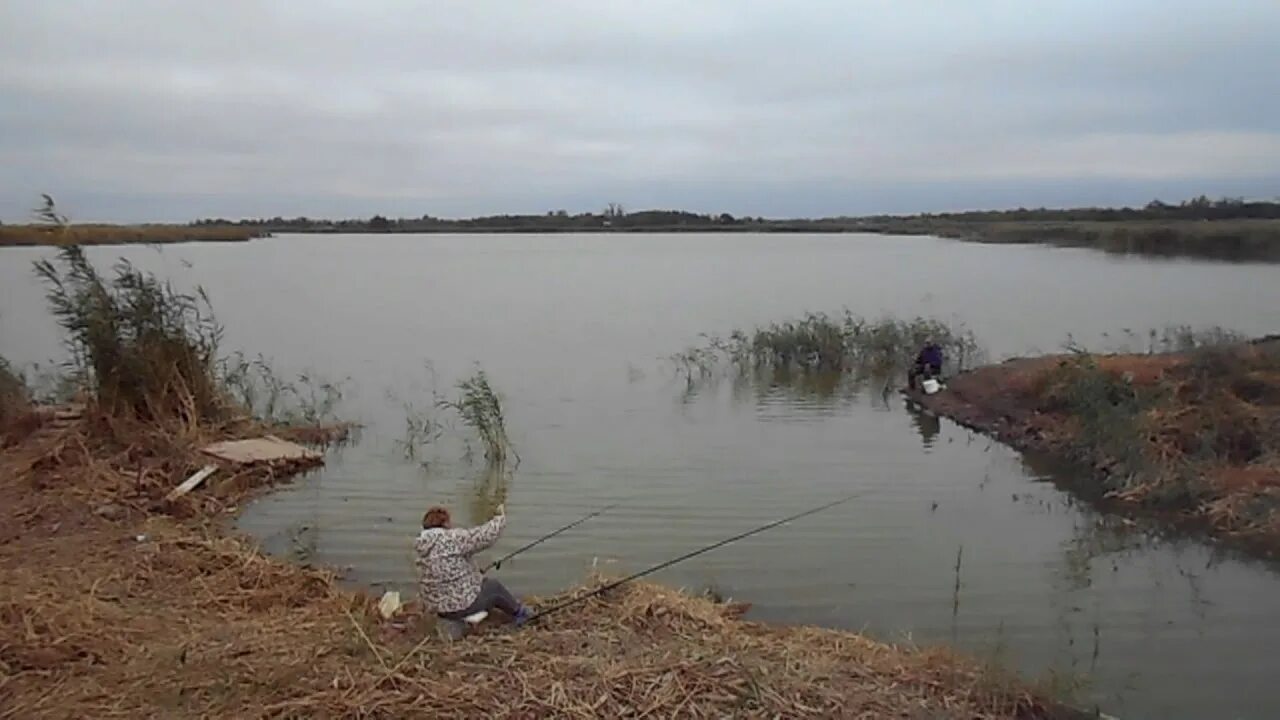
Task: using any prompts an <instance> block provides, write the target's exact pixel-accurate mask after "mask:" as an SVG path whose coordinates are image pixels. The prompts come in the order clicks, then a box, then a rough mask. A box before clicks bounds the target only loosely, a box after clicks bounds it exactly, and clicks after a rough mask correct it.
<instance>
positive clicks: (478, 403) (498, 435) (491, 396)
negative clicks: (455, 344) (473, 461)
mask: <svg viewBox="0 0 1280 720" xmlns="http://www.w3.org/2000/svg"><path fill="white" fill-rule="evenodd" d="M437 402H438V404H439V406H440V407H442V408H447V409H450V410H453V411H455V412H457V414H458V417H459V418H461V420H462V423H463V424H464V425H466V426H467V427H470V428H471V429H472V430H474V431H475V432H476V434H477V435H478V436H479V437H480V442H481V443H482V444H483V445H484V456H485V459H486V460H487V461H488V462H490V463H493V464H502V463H504V462H506V461H507V459H508V458H509V457H513V458H514V459H515V460H516V461H517V462H518V461H519V458H520V456H519V454H518V453H516V451H515V447H514V446H513V445H512V444H511V439H510V438H509V437H508V436H507V421H506V415H505V414H504V412H503V409H502V399H501V398H500V397H499V396H498V393H497V392H496V391H495V390H494V389H493V386H492V385H490V384H489V376H488V375H487V374H485V371H484V369H483V368H477V369H476V371H475V373H473V374H472V375H471V377H468V378H466V379H465V380H462V381H461V382H459V383H458V397H457V398H456V399H454V400H448V399H441V400H438V401H437Z"/></svg>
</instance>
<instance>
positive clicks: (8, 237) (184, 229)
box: [0, 224, 270, 247]
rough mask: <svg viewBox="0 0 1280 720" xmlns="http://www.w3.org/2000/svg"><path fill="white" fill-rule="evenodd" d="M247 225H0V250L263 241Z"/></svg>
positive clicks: (260, 233)
mask: <svg viewBox="0 0 1280 720" xmlns="http://www.w3.org/2000/svg"><path fill="white" fill-rule="evenodd" d="M268 235H270V233H269V232H268V231H266V230H262V229H259V228H255V227H253V226H249V225H238V224H223V225H208V224H191V225H159V224H156V225H152V224H148V225H106V224H93V225H67V226H63V227H59V226H57V225H0V247H17V246H30V245H138V244H148V243H181V242H245V241H248V240H252V239H253V238H259V237H266V236H268Z"/></svg>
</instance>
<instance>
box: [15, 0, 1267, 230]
mask: <svg viewBox="0 0 1280 720" xmlns="http://www.w3.org/2000/svg"><path fill="white" fill-rule="evenodd" d="M1114 5H1123V6H1122V7H1119V8H1117V7H1111V6H1109V5H1106V4H1102V3H1092V2H1087V3H1085V2H1054V3H1026V2H1015V1H1013V0H982V1H978V0H975V1H974V2H969V3H942V2H930V1H925V0H919V1H917V2H900V3H887V2H860V3H853V2H797V3H773V2H746V1H744V0H722V1H720V2H699V3H676V2H646V3H632V2H621V1H618V2H604V1H601V0H580V1H577V2H559V3H549V4H547V3H523V2H447V3H446V2H433V3H418V2H389V1H381V2H375V1H374V0H368V1H367V2H363V3H357V2H336V1H335V2H308V3H293V2H286V1H284V0H280V1H278V2H267V1H265V0H263V1H249V0H244V1H224V2H220V3H205V4H199V5H195V4H188V3H172V2H160V1H158V0H157V1H148V2H143V1H141V0H130V1H128V2H108V1H106V0H103V1H100V2H87V1H86V2H70V1H69V0H68V1H65V2H57V3H48V2H34V1H32V2H28V1H26V0H11V1H10V2H7V3H4V4H3V5H0V156H2V157H3V158H4V162H3V163H0V217H4V218H5V219H11V220H12V219H20V218H21V217H22V216H23V214H24V212H25V209H26V207H27V206H28V205H29V204H31V202H32V199H33V198H34V197H35V195H36V193H38V192H42V191H48V192H52V193H54V194H56V195H58V196H59V197H60V198H62V201H63V204H64V205H67V206H68V209H69V210H70V211H71V212H73V213H74V214H75V215H76V216H77V217H83V218H86V219H88V218H91V217H95V218H103V219H184V218H188V217H191V216H195V215H224V216H240V215H254V214H264V213H265V214H271V215H274V214H277V213H279V214H288V215H292V214H307V215H312V216H325V215H330V216H332V215H346V214H361V215H367V214H372V213H374V212H392V213H396V214H412V215H419V214H422V213H432V214H437V215H459V214H472V213H489V212H503V211H532V212H537V211H542V210H546V209H550V208H560V207H566V208H569V209H573V210H581V209H594V208H597V207H599V206H601V205H602V204H603V203H605V202H608V201H614V200H618V201H621V202H623V203H624V204H627V205H628V206H629V207H639V206H666V207H685V208H690V209H701V210H716V211H719V210H722V209H724V210H729V211H731V212H737V213H752V214H756V213H768V214H776V215H792V214H794V215H799V214H813V213H820V214H842V213H859V212H875V211H881V210H890V211H909V210H930V209H948V208H954V207H971V206H982V205H1009V204H1014V205H1017V204H1025V205H1040V204H1076V203H1088V202H1142V201H1145V200H1146V199H1149V198H1150V197H1152V196H1154V195H1156V194H1165V195H1166V196H1169V195H1168V193H1170V192H1174V193H1183V192H1185V193H1199V192H1201V191H1203V192H1208V193H1211V194H1213V193H1231V194H1245V195H1265V196H1270V195H1275V194H1277V193H1278V192H1280V190H1277V189H1276V188H1277V187H1280V186H1278V185H1277V179H1278V178H1280V72H1277V70H1278V69H1280V49H1277V46H1276V45H1275V43H1274V42H1273V41H1272V38H1271V37H1270V35H1269V33H1270V32H1271V31H1273V30H1274V28H1276V27H1280V6H1277V5H1275V4H1274V3H1273V2H1268V1H1266V0H1259V1H1256V2H1245V1H1240V2H1233V3H1212V2H1203V1H1194V2H1193V1H1191V0H1175V1H1166V2H1154V1H1151V0H1141V1H1134V2H1127V3H1123V4H1114ZM984 197H985V198H989V199H988V200H987V201H985V202H984V200H983V198H984Z"/></svg>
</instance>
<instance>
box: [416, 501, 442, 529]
mask: <svg viewBox="0 0 1280 720" xmlns="http://www.w3.org/2000/svg"><path fill="white" fill-rule="evenodd" d="M448 524H449V511H448V510H447V509H445V508H442V507H440V506H439V505H436V506H435V507H432V508H430V509H428V510H427V514H426V515H423V516H422V527H423V528H434V527H444V526H445V525H448Z"/></svg>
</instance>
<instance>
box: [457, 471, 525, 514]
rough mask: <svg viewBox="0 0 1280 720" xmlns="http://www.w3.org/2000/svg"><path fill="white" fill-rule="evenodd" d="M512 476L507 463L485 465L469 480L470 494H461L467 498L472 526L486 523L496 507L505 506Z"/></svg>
mask: <svg viewBox="0 0 1280 720" xmlns="http://www.w3.org/2000/svg"><path fill="white" fill-rule="evenodd" d="M513 474H514V470H512V469H510V468H509V466H508V464H507V463H485V465H484V468H483V469H481V470H480V471H479V472H478V473H476V474H475V475H474V476H472V477H471V478H470V479H469V482H470V484H471V488H470V492H466V493H462V494H463V495H464V496H465V497H466V498H467V511H468V513H469V516H470V518H471V524H472V525H480V524H482V523H485V522H488V521H489V520H490V519H491V518H492V517H493V516H494V515H495V514H496V512H497V509H498V506H499V505H503V504H506V502H507V491H508V489H509V488H510V486H511V477H512V475H513Z"/></svg>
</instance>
